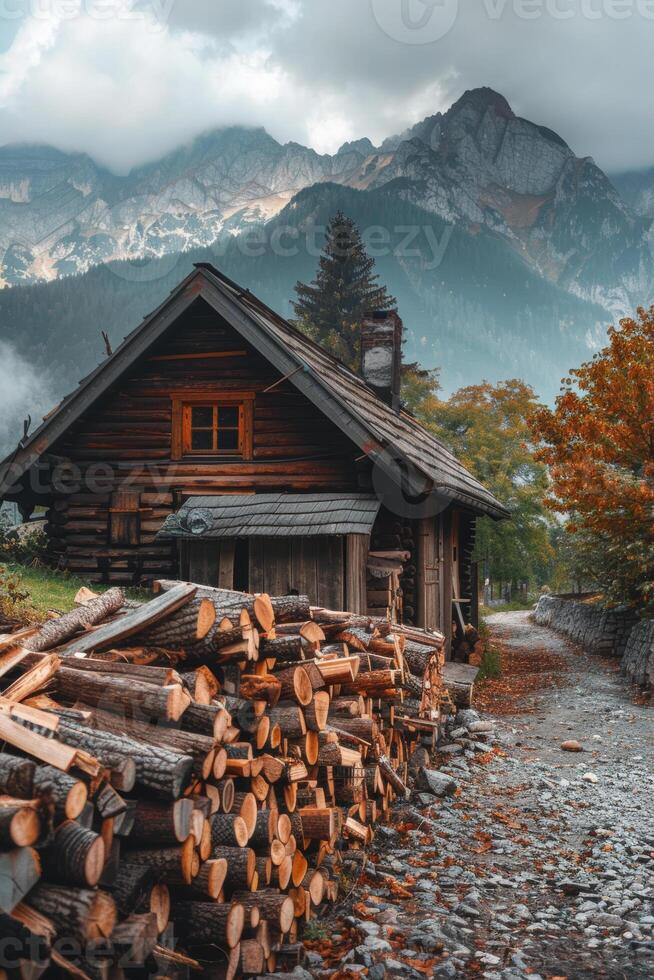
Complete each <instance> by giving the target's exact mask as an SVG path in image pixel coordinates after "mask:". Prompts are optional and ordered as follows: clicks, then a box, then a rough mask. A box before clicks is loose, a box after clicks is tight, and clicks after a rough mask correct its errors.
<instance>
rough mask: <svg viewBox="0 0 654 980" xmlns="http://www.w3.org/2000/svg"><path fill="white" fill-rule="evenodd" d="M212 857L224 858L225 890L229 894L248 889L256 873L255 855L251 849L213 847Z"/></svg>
mask: <svg viewBox="0 0 654 980" xmlns="http://www.w3.org/2000/svg"><path fill="white" fill-rule="evenodd" d="M212 857H213V858H224V859H225V861H227V875H226V877H225V889H226V891H227V892H228V893H229V894H231V893H232V892H234V891H245V890H247V889H249V887H250V884H251V882H252V878H253V876H254V875H255V873H256V855H255V853H254V851H253V850H252V848H250V847H222V846H221V847H215V848H214V849H213V852H212Z"/></svg>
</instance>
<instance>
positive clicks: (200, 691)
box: [181, 666, 220, 705]
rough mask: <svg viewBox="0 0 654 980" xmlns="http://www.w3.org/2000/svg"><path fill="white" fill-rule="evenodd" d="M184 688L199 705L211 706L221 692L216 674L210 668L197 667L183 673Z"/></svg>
mask: <svg viewBox="0 0 654 980" xmlns="http://www.w3.org/2000/svg"><path fill="white" fill-rule="evenodd" d="M181 678H182V682H183V684H184V687H185V688H186V690H187V691H188V692H189V694H190V695H191V697H192V698H193V701H194V702H195V703H196V704H198V705H208V704H211V702H212V701H213V699H214V698H215V697H216V695H217V694H218V692H219V690H220V684H219V683H218V681H217V679H216V676H215V674H213V673H212V672H211V671H210V670H209V668H208V667H204V666H203V667H197V668H196V669H195V670H189V671H183V672H182V673H181Z"/></svg>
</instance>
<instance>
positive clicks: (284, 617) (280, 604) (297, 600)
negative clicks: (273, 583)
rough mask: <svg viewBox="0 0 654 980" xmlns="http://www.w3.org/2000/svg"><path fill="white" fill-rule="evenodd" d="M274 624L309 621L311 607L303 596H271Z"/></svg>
mask: <svg viewBox="0 0 654 980" xmlns="http://www.w3.org/2000/svg"><path fill="white" fill-rule="evenodd" d="M270 604H271V606H272V609H273V613H274V616H275V622H276V623H304V622H305V621H307V620H310V619H311V605H310V603H309V599H308V597H307V596H305V595H284V596H271V598H270Z"/></svg>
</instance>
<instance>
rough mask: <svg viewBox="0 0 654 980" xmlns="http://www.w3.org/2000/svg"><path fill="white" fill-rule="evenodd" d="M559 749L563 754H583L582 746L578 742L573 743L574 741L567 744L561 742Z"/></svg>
mask: <svg viewBox="0 0 654 980" xmlns="http://www.w3.org/2000/svg"><path fill="white" fill-rule="evenodd" d="M561 748H562V749H563V751H564V752H583V751H584V749H583V746H582V745H580V744H579V742H575V741H574V739H570V740H569V741H567V742H561Z"/></svg>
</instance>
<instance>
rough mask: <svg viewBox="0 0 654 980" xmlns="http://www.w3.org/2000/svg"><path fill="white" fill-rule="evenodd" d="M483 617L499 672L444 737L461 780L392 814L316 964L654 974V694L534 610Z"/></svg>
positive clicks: (443, 971) (415, 971)
mask: <svg viewBox="0 0 654 980" xmlns="http://www.w3.org/2000/svg"><path fill="white" fill-rule="evenodd" d="M489 625H490V626H491V632H492V641H493V642H494V643H496V644H498V645H499V646H500V648H501V649H502V651H503V664H504V667H505V672H504V676H503V678H502V679H501V680H500V681H498V682H492V683H489V684H487V685H484V686H482V690H481V691H480V702H481V703H482V704H483V705H484V707H485V708H487V709H488V710H487V711H484V713H483V714H482V716H481V721H480V718H479V716H478V715H475V713H474V712H472V713H471V712H459V715H457V718H456V720H455V721H453V723H451V725H450V731H449V737H448V743H447V744H445V745H444V746H441V753H442V754H441V756H440V759H439V761H440V763H441V765H440V766H439V768H440V769H441V772H445V773H446V774H449V775H450V776H451V777H452V778H453V779H454V780H456V784H457V786H458V789H457V791H456V793H455V795H450V796H443V797H441V798H435V797H434V796H432V795H429V794H427V793H416V792H415V791H414V795H413V798H412V800H411V803H410V804H408V805H405V806H404V807H403V808H400V810H399V812H398V813H397V814H396V821H399V823H397V822H396V824H395V826H388V827H382V828H380V830H379V832H378V835H377V838H376V841H375V844H374V845H373V851H372V853H371V854H370V855H369V859H368V861H367V864H366V866H365V870H364V872H363V874H361V875H360V877H359V885H358V886H356V889H355V890H354V893H353V895H352V898H351V913H352V914H351V916H349V917H348V918H346V919H345V920H342V921H341V923H340V924H339V925H338V926H336V927H335V928H336V934H335V935H334V936H333V941H332V944H331V946H330V947H329V949H330V950H331V954H332V955H330V954H329V953H326V949H325V946H324V945H321V944H320V943H316V946H315V951H314V952H313V953H312V954H310V962H309V973H310V975H311V976H318V977H320V976H323V977H327V976H335V975H336V972H335V971H337V970H339V971H340V972H338V974H337V975H338V976H339V977H341V976H343V977H345V976H350V975H355V974H357V973H359V974H361V973H362V972H363V971H364V970H365V971H367V973H366V975H367V976H368V977H370V978H372V980H382V978H384V977H387V976H404V977H424V976H434V977H480V976H483V977H485V978H488V980H527V978H529V980H538V978H539V977H542V978H543V980H552V978H567V980H596V978H611V980H612V978H615V980H618V978H621V980H632V978H633V980H636V978H645V977H649V978H652V977H654V764H653V763H654V732H653V725H652V718H653V715H652V708H651V707H649V706H648V705H647V704H646V703H638V700H639V699H638V698H635V697H634V695H633V692H632V691H630V690H629V689H628V687H627V686H626V685H625V683H624V681H623V679H622V678H621V676H620V674H619V673H618V672H617V669H616V667H615V664H613V663H612V662H610V661H609V662H607V661H598V660H597V659H590V658H588V657H586V656H585V655H583V654H582V653H581V652H580V651H578V650H576V649H574V648H573V647H571V646H570V645H569V644H568V643H567V642H566V641H565V640H563V639H562V638H561V637H559V636H558V635H557V634H556V633H554V632H553V631H551V630H549V629H547V628H543V627H538V626H536V625H535V624H533V623H532V622H531V620H530V618H529V616H528V614H525V613H499V614H497V615H494V616H492V617H491V619H490V621H489ZM641 700H642V699H641ZM489 721H492V723H493V724H492V725H489V724H488V722H489ZM483 722H485V723H486V724H484V723H483ZM484 728H486V729H491V728H492V731H486V732H485V731H484V730H483V729H484ZM572 740H575V741H577V742H578V743H579V745H580V746H581V747H582V749H583V751H582V752H568V751H564V750H562V748H561V744H562V743H563V742H564V741H572ZM415 761H416V762H423V763H425V762H426V761H427V760H426V759H424V758H423V759H418V760H415ZM436 788H437V789H438V787H436ZM450 788H452V787H450ZM347 871H348V869H347V868H346V873H347ZM349 873H350V874H352V876H353V880H356V877H357V875H359V873H360V867H357V866H356V865H351V866H350V868H349ZM319 953H321V954H322V956H323V957H324V958H323V959H321V956H320V955H319Z"/></svg>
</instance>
